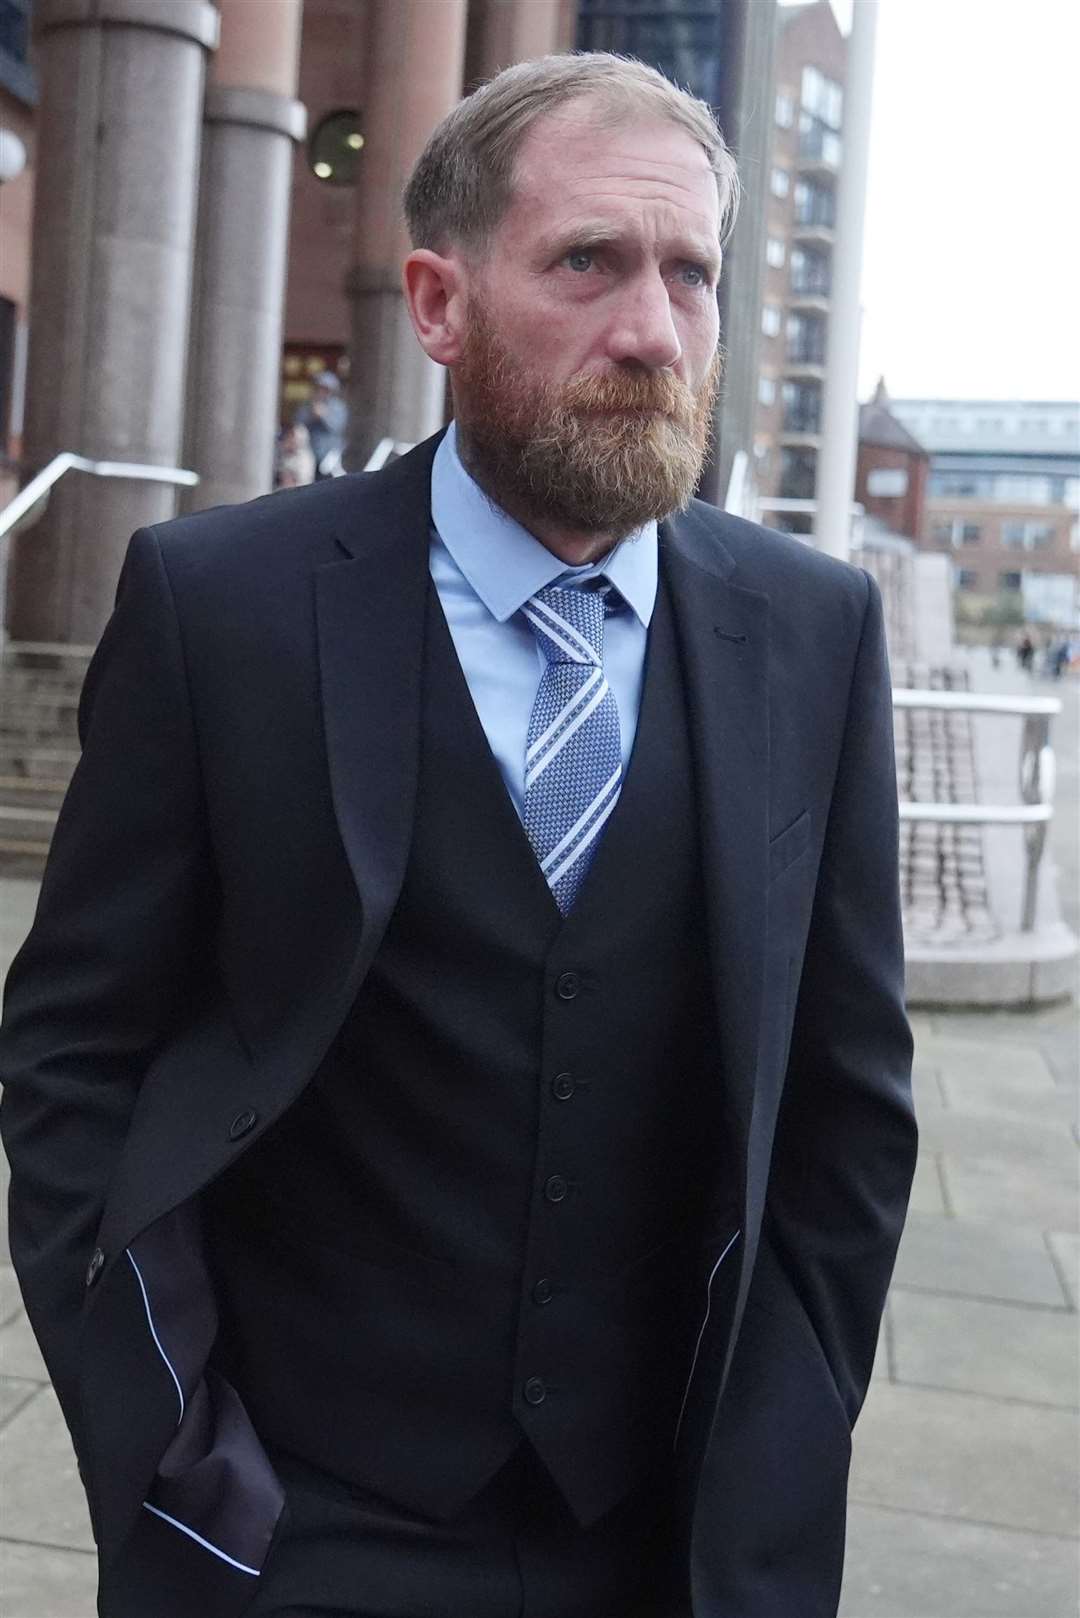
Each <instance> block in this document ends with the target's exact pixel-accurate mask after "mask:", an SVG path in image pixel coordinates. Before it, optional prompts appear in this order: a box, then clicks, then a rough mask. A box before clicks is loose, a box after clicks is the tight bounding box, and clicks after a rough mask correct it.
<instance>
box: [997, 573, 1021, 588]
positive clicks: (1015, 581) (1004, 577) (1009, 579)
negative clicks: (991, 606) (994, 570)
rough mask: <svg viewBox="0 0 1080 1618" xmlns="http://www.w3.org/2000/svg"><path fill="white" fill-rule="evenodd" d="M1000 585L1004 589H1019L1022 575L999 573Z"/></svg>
mask: <svg viewBox="0 0 1080 1618" xmlns="http://www.w3.org/2000/svg"><path fill="white" fill-rule="evenodd" d="M998 585H999V586H1000V588H1001V589H1002V590H1019V588H1020V585H1021V576H1020V574H1019V573H999V574H998Z"/></svg>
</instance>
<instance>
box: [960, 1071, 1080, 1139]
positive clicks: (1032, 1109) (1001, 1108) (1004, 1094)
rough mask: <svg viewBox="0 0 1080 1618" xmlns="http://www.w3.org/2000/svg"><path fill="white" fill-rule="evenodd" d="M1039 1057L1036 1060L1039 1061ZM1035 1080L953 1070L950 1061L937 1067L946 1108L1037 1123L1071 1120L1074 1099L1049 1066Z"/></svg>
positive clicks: (1025, 1077) (1025, 1076) (1023, 1075)
mask: <svg viewBox="0 0 1080 1618" xmlns="http://www.w3.org/2000/svg"><path fill="white" fill-rule="evenodd" d="M1041 1060H1042V1059H1041V1057H1040V1061H1041ZM1043 1067H1044V1076H1043V1077H1042V1078H1040V1079H1039V1080H1038V1081H1037V1082H1036V1081H1034V1080H1033V1079H1032V1078H1031V1077H1030V1076H1029V1075H1027V1074H1023V1073H1021V1074H1003V1073H974V1072H966V1071H964V1072H957V1071H956V1070H955V1069H954V1067H953V1066H952V1064H951V1063H950V1062H946V1063H944V1064H943V1066H942V1069H941V1088H942V1090H943V1091H944V1093H945V1102H946V1105H947V1106H948V1107H951V1108H955V1109H956V1110H957V1111H959V1112H965V1113H980V1112H985V1113H991V1114H993V1115H994V1116H996V1117H999V1118H1019V1119H1021V1120H1025V1121H1029V1120H1033V1121H1035V1122H1037V1123H1043V1124H1056V1123H1061V1122H1064V1123H1066V1124H1068V1123H1071V1122H1072V1120H1073V1119H1074V1118H1075V1117H1076V1107H1077V1099H1076V1096H1075V1095H1073V1094H1072V1093H1071V1092H1070V1091H1069V1090H1066V1089H1064V1088H1063V1087H1062V1086H1061V1085H1058V1084H1055V1082H1054V1080H1053V1079H1052V1078H1051V1077H1050V1072H1049V1069H1047V1068H1046V1067H1045V1064H1043Z"/></svg>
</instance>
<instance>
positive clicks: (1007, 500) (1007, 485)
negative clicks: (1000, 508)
mask: <svg viewBox="0 0 1080 1618" xmlns="http://www.w3.org/2000/svg"><path fill="white" fill-rule="evenodd" d="M1052 497H1053V488H1052V484H1051V479H1050V478H1048V477H1042V476H1040V475H1038V474H1032V473H1026V472H999V473H998V475H997V476H996V477H995V478H994V483H993V498H994V499H995V500H1000V501H1001V502H1002V504H1003V505H1013V506H1048V505H1050V504H1051V503H1052Z"/></svg>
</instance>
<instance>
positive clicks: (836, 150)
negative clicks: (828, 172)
mask: <svg viewBox="0 0 1080 1618" xmlns="http://www.w3.org/2000/svg"><path fill="white" fill-rule="evenodd" d="M842 154H843V146H842V144H841V140H840V136H839V135H837V134H836V133H835V132H834V131H833V130H831V129H826V127H825V125H824V124H823V123H822V122H821V121H820V119H817V118H811V116H810V114H809V113H808V112H800V114H799V156H800V157H803V158H806V159H807V160H808V161H809V162H811V163H824V164H825V166H826V167H827V168H831V169H838V168H839V167H840V158H841V156H842Z"/></svg>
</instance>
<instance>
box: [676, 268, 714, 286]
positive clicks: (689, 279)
mask: <svg viewBox="0 0 1080 1618" xmlns="http://www.w3.org/2000/svg"><path fill="white" fill-rule="evenodd" d="M682 278H683V280H684V281H685V282H686V285H687V286H688V287H707V286H708V284H709V277H708V276H707V275H706V274H705V271H704V270H703V269H702V267H701V265H700V264H684V265H683V267H682Z"/></svg>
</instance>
